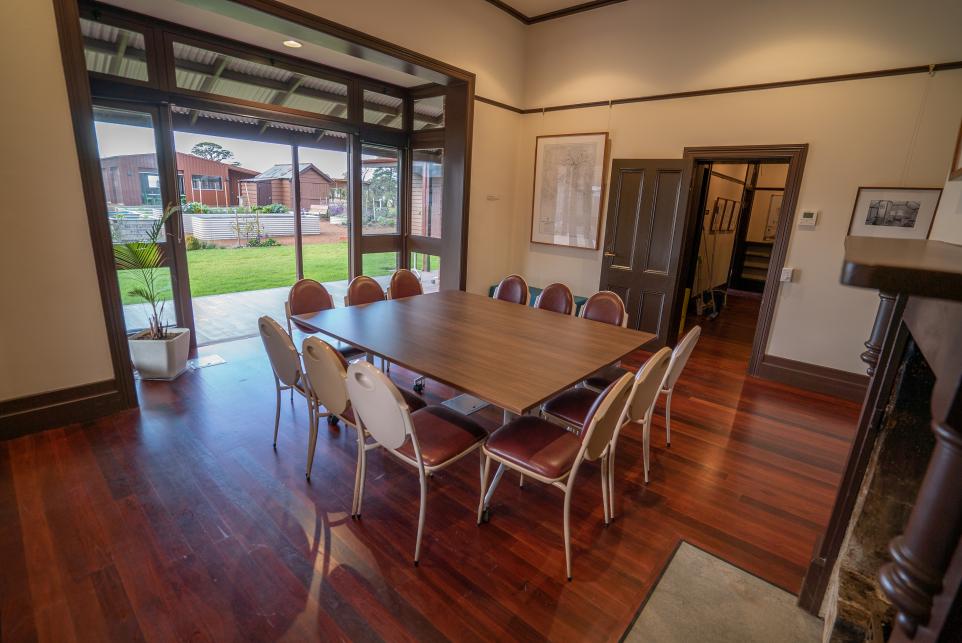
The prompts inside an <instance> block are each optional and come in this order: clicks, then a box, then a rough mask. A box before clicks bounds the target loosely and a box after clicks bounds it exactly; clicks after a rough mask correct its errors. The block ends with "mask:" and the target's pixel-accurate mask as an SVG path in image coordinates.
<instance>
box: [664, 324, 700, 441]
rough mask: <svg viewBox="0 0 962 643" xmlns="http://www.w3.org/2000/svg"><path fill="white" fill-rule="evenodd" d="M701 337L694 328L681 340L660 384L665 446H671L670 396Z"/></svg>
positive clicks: (697, 327) (698, 329) (698, 330)
mask: <svg viewBox="0 0 962 643" xmlns="http://www.w3.org/2000/svg"><path fill="white" fill-rule="evenodd" d="M699 337H701V326H695V327H694V328H692V329H691V330H690V331H688V332H687V333H686V334H685V336H684V337H683V338H682V340H681V341H680V342H678V345H677V346H675V350H673V351H672V353H671V363H669V364H668V371H667V372H665V380H664V381H663V382H662V383H661V390H660V391H659V393H660V394H663V395H665V396H666V397H665V446H671V394H672V393H673V392H674V391H675V384H676V383H677V382H678V378H679V377H681V373H682V371H684V370H685V366H686V365H687V364H688V358H690V357H691V354H692V352H693V351H694V350H695V344H697V343H698V338H699Z"/></svg>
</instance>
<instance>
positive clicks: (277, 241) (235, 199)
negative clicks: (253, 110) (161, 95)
mask: <svg viewBox="0 0 962 643" xmlns="http://www.w3.org/2000/svg"><path fill="white" fill-rule="evenodd" d="M181 110H182V108H179V107H175V108H174V115H175V120H174V124H175V131H174V144H175V147H176V148H177V170H178V174H182V175H183V177H184V180H183V185H182V188H181V189H182V190H183V192H184V194H183V196H182V201H183V202H184V214H183V216H184V234H185V243H186V245H187V266H188V271H189V274H190V292H191V296H192V299H193V308H194V325H195V327H196V334H197V344H198V345H204V344H210V343H214V342H219V341H226V340H230V339H237V338H240V337H249V336H252V335H255V334H256V333H257V319H258V317H260V316H261V315H270V316H271V317H273V318H274V319H277V320H278V321H280V322H281V323H283V320H284V318H285V314H284V302H285V301H286V300H287V292H288V290H289V289H290V287H291V285H292V284H293V283H294V281H295V279H296V272H297V271H296V263H295V253H294V216H295V214H294V205H293V203H292V185H291V183H292V176H293V174H292V172H293V170H292V165H291V151H292V150H291V146H290V145H285V144H279V143H273V142H265V141H263V140H257V138H258V136H259V133H260V132H261V131H262V129H261V126H260V125H259V124H258V123H256V122H253V123H252V122H251V121H253V119H249V118H243V117H239V116H231V115H229V114H217V115H213V114H210V113H206V112H202V113H200V114H199V115H198V118H197V119H196V120H195V121H194V122H193V123H191V121H190V120H189V118H190V117H189V116H188V115H184V117H180V111H181ZM187 129H189V130H190V131H185V130H187ZM267 129H268V128H267V127H266V126H264V128H263V130H264V131H266V130H267ZM235 132H236V135H234V133H235ZM228 133H229V134H230V135H225V134H228Z"/></svg>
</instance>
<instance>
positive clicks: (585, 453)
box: [478, 373, 631, 581]
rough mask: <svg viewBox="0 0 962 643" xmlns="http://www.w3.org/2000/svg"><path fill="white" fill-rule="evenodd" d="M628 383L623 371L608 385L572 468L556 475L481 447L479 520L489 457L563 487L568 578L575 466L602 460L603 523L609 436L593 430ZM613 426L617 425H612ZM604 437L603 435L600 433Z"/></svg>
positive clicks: (483, 515) (624, 395) (624, 393)
mask: <svg viewBox="0 0 962 643" xmlns="http://www.w3.org/2000/svg"><path fill="white" fill-rule="evenodd" d="M630 386H631V375H630V374H629V373H626V374H625V375H624V376H622V378H621V379H620V380H619V381H618V383H617V384H616V385H615V386H614V387H613V388H612V389H611V391H610V392H609V393H608V395H607V396H606V397H605V399H604V400H602V401H601V403H600V405H599V406H598V408H597V410H596V412H595V414H594V415H593V416H592V418H591V422H589V423H588V426H587V427H586V428H585V433H584V437H583V438H582V441H581V448H580V449H579V450H578V454H577V455H576V456H575V459H574V463H573V464H572V465H571V469H569V470H568V472H567V473H565V474H564V475H562V476H560V477H558V478H547V477H545V476H542V475H540V474H538V473H535V472H534V471H531V470H530V469H527V468H524V467H521V466H520V465H517V464H514V463H513V462H511V461H510V460H507V459H505V458H502V457H499V456H498V455H497V454H495V453H491V452H490V451H488V448H487V444H485V446H484V447H483V448H482V449H481V455H482V460H483V462H484V464H483V469H482V471H481V500H480V502H479V503H478V524H479V525H480V524H481V523H482V522H486V521H487V520H488V515H489V513H488V504H487V503H488V502H490V498H489V497H486V495H487V491H488V476H489V474H490V471H491V461H492V460H494V461H495V462H497V463H498V464H499V465H500V466H499V472H502V471H503V470H504V469H511V470H513V471H517V472H518V473H520V474H522V476H528V477H530V478H533V479H534V480H537V481H538V482H542V483H544V484H547V485H551V486H553V487H557V488H558V489H561V490H562V491H564V494H565V496H564V514H563V521H564V546H565V573H566V575H567V578H568V580H569V581H570V580H571V578H572V577H571V493H572V490H573V488H574V483H575V479H576V478H577V476H578V470H579V469H580V467H581V463H582V462H584V461H585V460H599V459H600V460H601V496H602V504H603V505H604V516H605V525H607V524H609V523H610V522H611V517H610V513H609V508H610V506H611V503H610V493H609V492H610V484H611V477H610V476H609V459H610V444H611V442H610V439H609V438H605V439H604V442H603V443H601V444H598V442H597V440H594V439H593V438H594V437H595V436H594V434H595V431H596V430H597V429H598V425H599V424H600V423H601V422H602V421H604V420H605V418H606V417H607V416H608V414H609V413H612V412H620V411H619V410H618V409H617V407H616V405H619V404H621V401H624V400H626V399H627V395H628V394H629V392H630V390H629V387H630ZM615 430H616V429H615ZM602 437H604V436H602ZM497 478H498V476H497V474H496V475H495V480H492V482H491V486H492V487H493V486H494V485H495V484H496V483H497ZM523 479H524V478H523V477H522V480H523Z"/></svg>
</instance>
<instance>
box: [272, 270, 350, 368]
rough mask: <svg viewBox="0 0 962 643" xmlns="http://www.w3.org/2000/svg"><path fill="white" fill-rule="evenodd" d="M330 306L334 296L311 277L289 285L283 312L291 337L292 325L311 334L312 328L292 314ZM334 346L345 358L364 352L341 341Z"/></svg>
mask: <svg viewBox="0 0 962 643" xmlns="http://www.w3.org/2000/svg"><path fill="white" fill-rule="evenodd" d="M332 308H334V298H333V297H331V293H329V292H328V291H327V288H325V287H324V284H322V283H320V282H318V281H314V280H313V279H299V280H298V281H297V282H296V283H295V284H294V285H293V286H291V290H290V292H288V294H287V301H285V302H284V312H285V313H286V315H287V333H288V334H289V335H290V336H291V337H292V338H293V337H294V327H297V329H298V330H300V331H301V332H303V333H307V334H313V333H314V329H313V328H310V327H309V326H305V325H304V324H302V323H301V322H299V321H297V319H295V318H294V317H293V316H294V315H304V314H307V313H316V312H320V311H322V310H331V309H332ZM335 348H336V349H337V351H338V352H339V353H340V354H341V355H343V356H344V359H347V360H350V359H354V358H355V357H358V356H359V355H362V354H363V353H364V351H362V350H361V349H359V348H356V347H354V346H350V345H348V344H342V343H341V342H337V343H336V344H335Z"/></svg>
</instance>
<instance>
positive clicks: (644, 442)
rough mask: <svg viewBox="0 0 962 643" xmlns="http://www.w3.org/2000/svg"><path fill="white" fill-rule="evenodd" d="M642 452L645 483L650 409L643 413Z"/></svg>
mask: <svg viewBox="0 0 962 643" xmlns="http://www.w3.org/2000/svg"><path fill="white" fill-rule="evenodd" d="M641 443H642V452H643V455H644V460H645V484H648V457H649V456H648V451H649V447H650V446H651V411H649V412H648V414H647V415H645V422H644V426H643V429H642V439H641Z"/></svg>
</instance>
